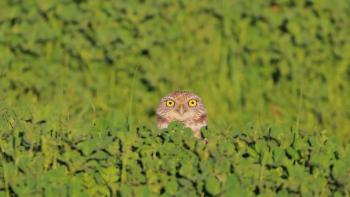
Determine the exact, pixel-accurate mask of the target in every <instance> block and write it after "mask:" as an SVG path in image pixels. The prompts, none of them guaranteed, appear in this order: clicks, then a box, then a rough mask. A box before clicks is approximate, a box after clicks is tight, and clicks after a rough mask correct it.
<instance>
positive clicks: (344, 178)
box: [0, 123, 350, 196]
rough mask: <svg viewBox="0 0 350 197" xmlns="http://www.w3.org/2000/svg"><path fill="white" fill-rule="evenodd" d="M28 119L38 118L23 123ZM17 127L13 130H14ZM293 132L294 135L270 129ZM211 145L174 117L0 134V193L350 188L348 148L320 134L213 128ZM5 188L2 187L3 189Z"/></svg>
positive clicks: (318, 191) (325, 192)
mask: <svg viewBox="0 0 350 197" xmlns="http://www.w3.org/2000/svg"><path fill="white" fill-rule="evenodd" d="M26 124H28V125H32V124H35V123H26ZM17 129H19V130H21V129H20V128H14V129H13V130H11V131H12V133H16V131H15V130H17ZM273 131H275V132H279V133H282V132H284V133H286V134H290V135H291V136H293V137H292V139H286V138H284V137H281V136H278V135H274V132H273ZM209 132H212V133H215V135H211V136H210V137H208V138H207V140H208V143H207V144H205V142H204V141H202V140H198V139H196V138H194V137H193V135H192V132H191V131H190V130H188V129H185V128H183V127H182V125H181V124H178V123H173V124H172V125H171V126H170V127H169V128H168V129H165V130H160V131H152V130H150V129H147V128H145V127H143V128H138V129H137V131H135V132H133V131H125V130H115V131H114V130H107V131H105V132H101V133H100V134H99V133H97V132H92V133H85V134H83V135H81V136H78V137H74V138H69V137H67V135H57V134H54V133H50V132H44V133H43V134H42V135H41V137H40V138H36V139H33V140H28V139H29V138H28V136H29V135H30V133H27V132H23V131H22V132H17V134H12V135H6V136H5V135H3V136H2V138H1V153H2V154H1V165H0V175H1V179H0V181H1V185H3V187H2V188H1V189H2V190H1V193H2V194H3V195H5V194H7V193H11V194H17V195H20V196H28V195H33V194H35V195H42V194H44V195H48V196H52V195H53V196H62V195H73V196H105V195H117V194H118V195H122V196H124V195H125V196H129V195H137V196H142V195H144V196H150V195H160V194H161V195H163V196H171V195H180V196H188V195H190V196H203V195H206V196H207V195H209V196H216V195H223V196H232V194H236V195H238V196H246V195H255V194H260V195H265V196H271V195H285V194H295V195H303V196H304V195H306V196H329V195H333V194H336V193H339V194H342V195H345V194H348V193H349V192H350V185H349V183H350V176H349V172H350V160H349V157H348V155H349V154H350V149H349V146H345V147H344V146H341V145H340V144H339V143H338V142H334V141H333V140H332V139H331V138H328V137H327V136H325V135H324V134H322V133H314V134H307V135H298V134H297V133H296V132H294V131H291V130H278V129H275V128H269V129H268V130H267V131H261V134H259V135H256V134H252V133H249V132H247V133H242V132H239V131H235V132H232V133H227V132H221V133H218V132H215V131H209ZM4 187H5V188H4Z"/></svg>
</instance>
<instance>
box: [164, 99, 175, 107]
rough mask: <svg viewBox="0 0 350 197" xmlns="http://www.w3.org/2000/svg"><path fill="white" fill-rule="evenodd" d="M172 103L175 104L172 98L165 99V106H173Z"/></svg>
mask: <svg viewBox="0 0 350 197" xmlns="http://www.w3.org/2000/svg"><path fill="white" fill-rule="evenodd" d="M174 104H175V102H174V101H173V100H167V101H166V102H165V105H166V106H167V107H172V106H174Z"/></svg>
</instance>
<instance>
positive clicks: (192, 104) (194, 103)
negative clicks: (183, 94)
mask: <svg viewBox="0 0 350 197" xmlns="http://www.w3.org/2000/svg"><path fill="white" fill-rule="evenodd" d="M188 105H189V106H190V107H195V106H196V105H197V101H196V100H195V99H191V100H189V101H188Z"/></svg>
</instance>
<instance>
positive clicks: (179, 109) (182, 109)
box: [177, 104, 186, 115]
mask: <svg viewBox="0 0 350 197" xmlns="http://www.w3.org/2000/svg"><path fill="white" fill-rule="evenodd" d="M177 111H178V112H179V113H180V114H181V115H183V114H184V113H185V112H186V110H185V108H184V105H183V104H181V105H179V107H178V109H177Z"/></svg>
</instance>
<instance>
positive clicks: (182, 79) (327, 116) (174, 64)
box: [0, 0, 350, 142]
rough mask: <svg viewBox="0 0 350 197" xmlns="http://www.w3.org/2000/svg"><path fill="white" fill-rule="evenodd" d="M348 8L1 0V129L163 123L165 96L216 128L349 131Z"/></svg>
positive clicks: (295, 0) (329, 4) (298, 2)
mask: <svg viewBox="0 0 350 197" xmlns="http://www.w3.org/2000/svg"><path fill="white" fill-rule="evenodd" d="M349 17H350V6H349V2H348V1H346V0H339V1H328V0H319V1H310V0H309V1H308V0H281V1H274V0H269V1H252V0H244V1H243V0H240V1H239V0H235V1H226V0H222V1H194V0H191V1H166V0H162V1H155V0H154V1H148V0H138V1H135V0H132V1H93V0H69V1H68V0H65V1H61V0H37V1H24V0H2V1H0V68H1V69H0V91H1V94H0V103H1V105H0V112H1V115H2V119H1V123H0V125H1V127H2V128H5V127H8V125H9V123H15V122H16V121H17V120H19V121H20V120H26V121H30V122H39V123H44V122H45V125H46V129H44V131H49V130H53V131H71V132H72V133H76V134H79V133H84V132H85V131H86V130H89V129H91V128H94V127H99V128H117V127H131V129H133V128H135V127H137V126H141V125H146V126H148V127H150V128H155V108H156V107H157V105H158V102H159V100H160V98H161V97H162V96H164V95H165V94H168V93H169V92H171V91H174V90H190V91H193V92H195V93H197V94H198V95H200V96H201V97H202V99H203V100H204V103H205V105H206V107H207V109H208V113H209V127H210V128H211V129H215V130H225V131H229V132H230V131H231V130H234V129H242V128H243V127H245V126H246V125H247V124H252V125H255V126H256V127H260V126H261V127H266V126H269V125H275V126H276V125H277V126H281V127H293V128H296V129H300V130H302V131H306V132H309V131H310V132H311V131H322V130H326V132H328V133H329V134H335V135H337V136H340V137H341V138H342V139H343V140H344V141H343V142H347V141H348V140H349V137H350V101H349V97H350V55H349V52H350V37H349V35H350V20H349Z"/></svg>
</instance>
